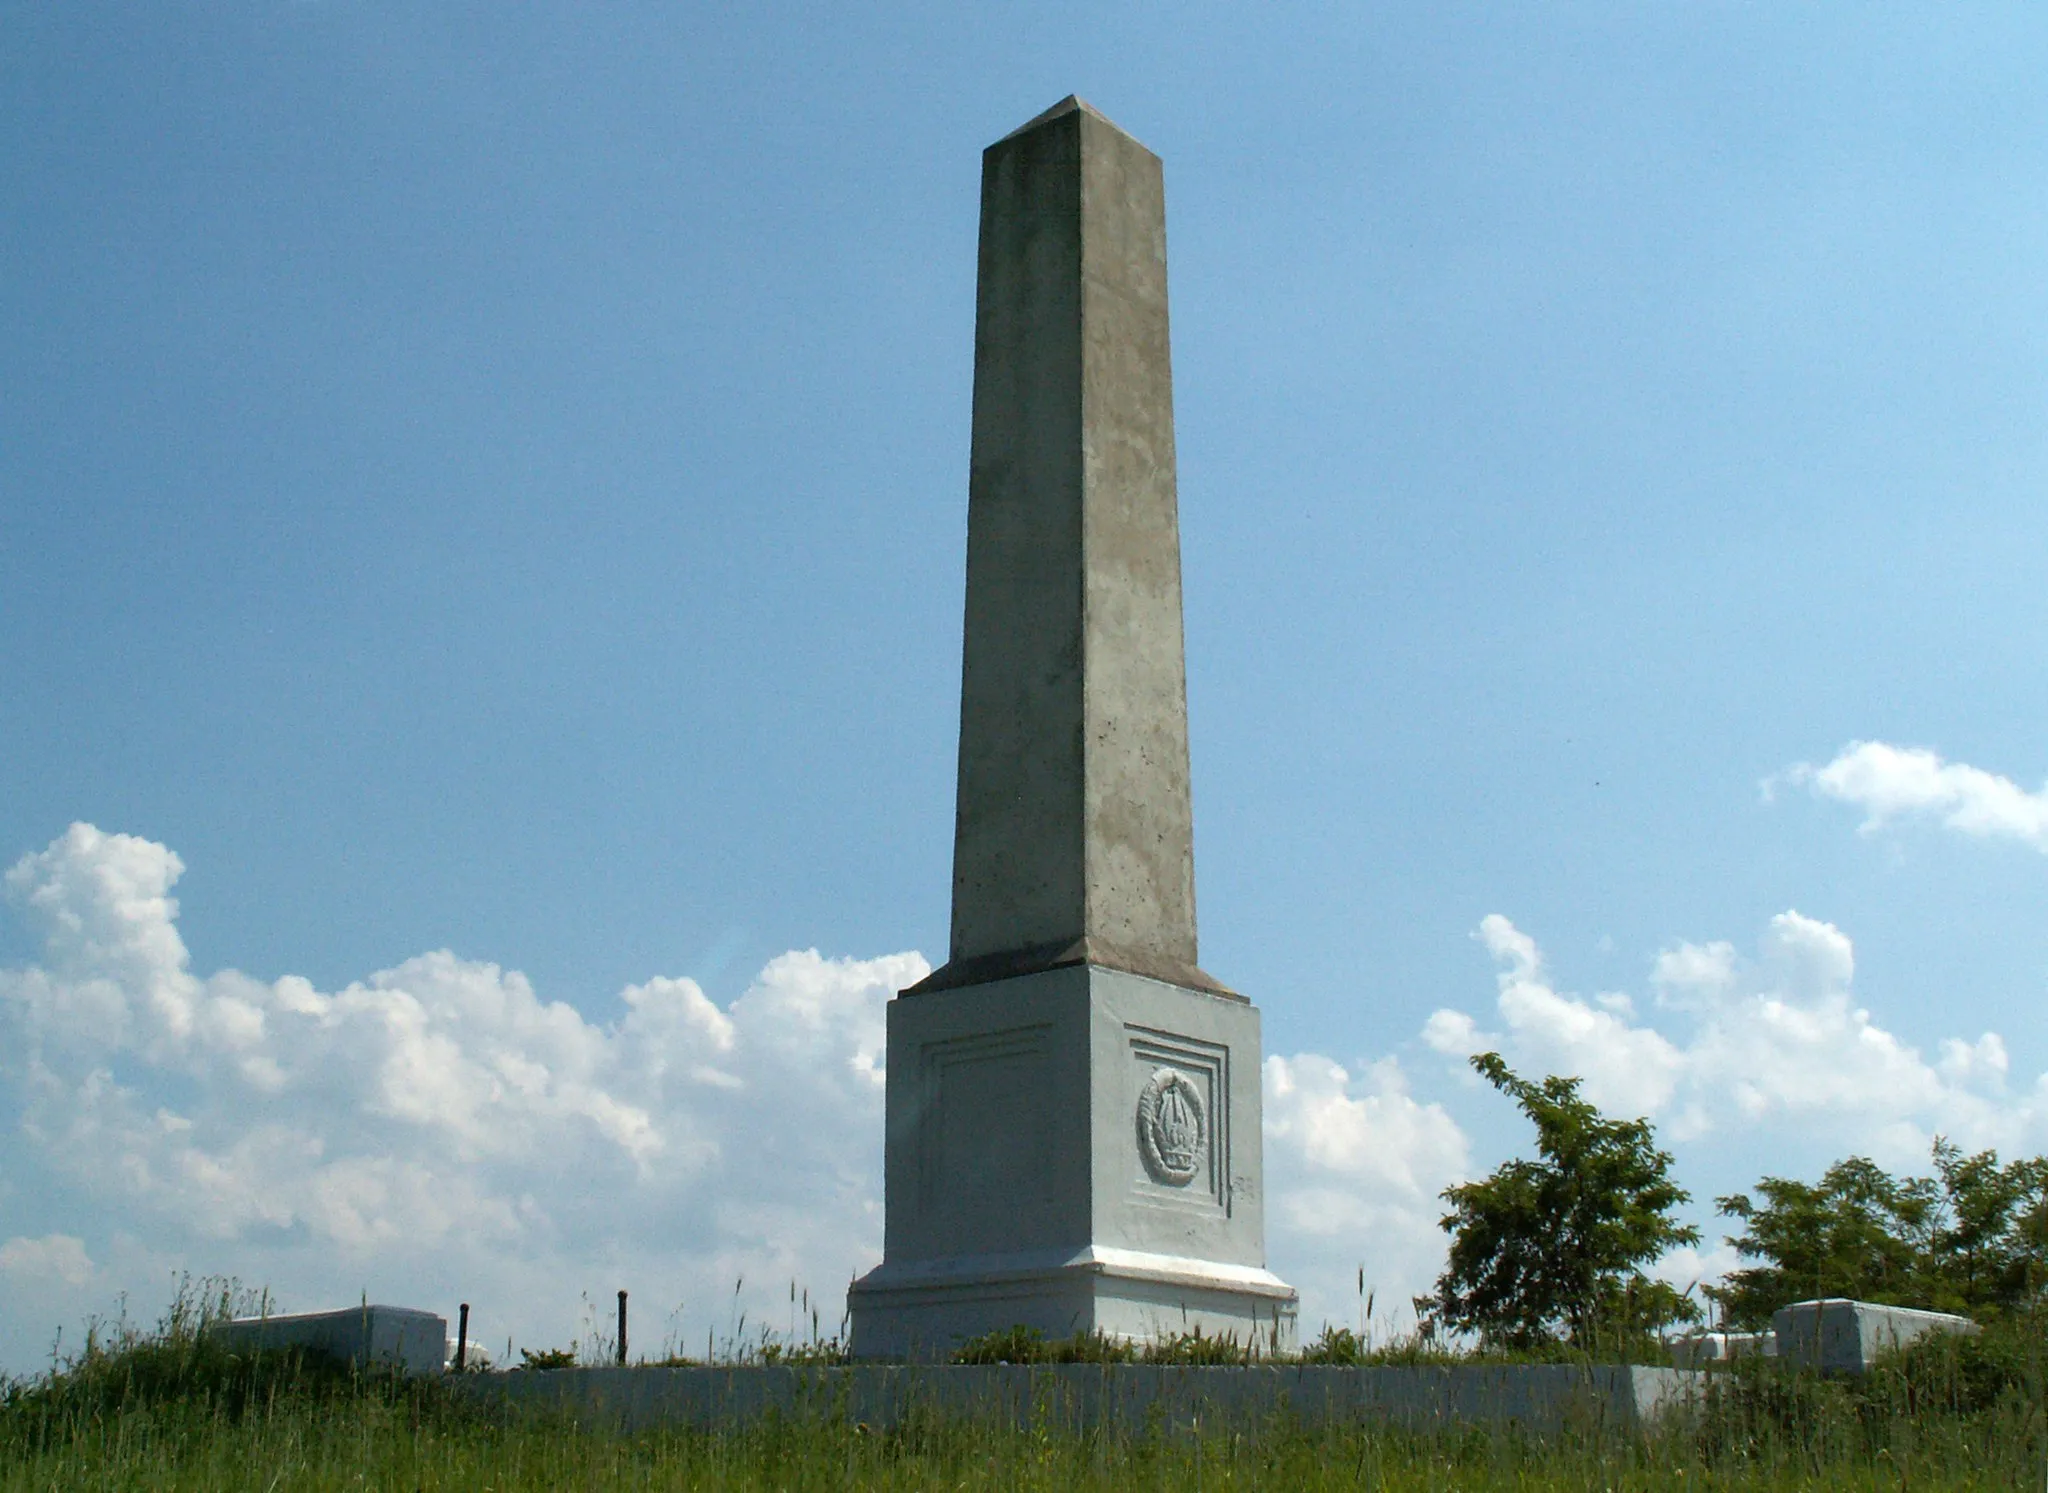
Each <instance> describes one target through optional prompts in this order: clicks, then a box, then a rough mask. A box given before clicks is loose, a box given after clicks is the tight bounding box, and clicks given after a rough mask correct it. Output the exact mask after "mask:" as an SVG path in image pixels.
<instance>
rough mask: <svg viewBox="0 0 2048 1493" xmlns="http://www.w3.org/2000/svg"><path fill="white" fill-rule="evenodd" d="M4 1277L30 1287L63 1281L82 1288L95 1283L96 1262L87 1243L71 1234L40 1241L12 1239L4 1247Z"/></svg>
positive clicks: (0, 1249)
mask: <svg viewBox="0 0 2048 1493" xmlns="http://www.w3.org/2000/svg"><path fill="white" fill-rule="evenodd" d="M0 1275H4V1276H8V1277H10V1278H11V1279H13V1280H15V1281H19V1282H25V1283H29V1284H39V1283H42V1282H45V1281H62V1282H63V1283H64V1284H65V1285H67V1286H82V1285H84V1284H85V1283H86V1282H87V1281H88V1280H90V1279H92V1259H91V1257H90V1256H88V1255H87V1254H86V1252H85V1241H84V1240H83V1239H74V1238H72V1237H71V1235H69V1234H45V1235H44V1236H43V1237H42V1238H40V1239H24V1238H14V1239H9V1240H8V1241H7V1242H6V1243H5V1244H0Z"/></svg>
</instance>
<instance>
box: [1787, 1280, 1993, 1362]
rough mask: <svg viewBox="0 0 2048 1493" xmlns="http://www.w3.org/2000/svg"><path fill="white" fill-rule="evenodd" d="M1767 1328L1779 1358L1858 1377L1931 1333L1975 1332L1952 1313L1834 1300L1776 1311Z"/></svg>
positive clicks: (1800, 1303)
mask: <svg viewBox="0 0 2048 1493" xmlns="http://www.w3.org/2000/svg"><path fill="white" fill-rule="evenodd" d="M1771 1330H1772V1332H1773V1333H1775V1334H1776V1337H1777V1344H1778V1356H1779V1357H1780V1358H1783V1359H1786V1360H1787V1361H1789V1362H1792V1363H1796V1364H1802V1365H1805V1366H1806V1367H1809V1368H1817V1369H1821V1370H1823V1371H1825V1372H1829V1373H1842V1374H1862V1373H1867V1372H1869V1370H1870V1366H1871V1364H1872V1363H1873V1362H1875V1361H1876V1359H1877V1356H1878V1355H1879V1354H1880V1353H1883V1352H1886V1351H1887V1350H1889V1349H1893V1348H1903V1347H1904V1346H1905V1345H1906V1344H1908V1343H1910V1342H1912V1341H1914V1340H1915V1339H1916V1338H1922V1337H1925V1336H1927V1335H1928V1334H1929V1333H1934V1332H1947V1333H1962V1334H1969V1333H1974V1332H1976V1331H1977V1324H1976V1323H1975V1322H1972V1321H1971V1320H1970V1319H1969V1318H1968V1317H1958V1316H1955V1315H1954V1314H1953V1313H1950V1312H1925V1311H1916V1310H1914V1309H1913V1308H1911V1307H1905V1306H1880V1305H1878V1304H1877V1303H1876V1302H1874V1301H1850V1300H1846V1299H1843V1298H1839V1297H1835V1298H1829V1299H1826V1300H1820V1301H1795V1302H1793V1303H1792V1304H1791V1305H1790V1306H1781V1307H1779V1308H1778V1309H1777V1311H1775V1312H1773V1313H1772V1314H1771Z"/></svg>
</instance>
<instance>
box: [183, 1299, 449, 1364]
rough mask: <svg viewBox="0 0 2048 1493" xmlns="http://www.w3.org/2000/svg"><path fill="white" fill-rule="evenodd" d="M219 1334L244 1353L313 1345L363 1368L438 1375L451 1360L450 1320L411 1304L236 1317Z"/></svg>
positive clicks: (219, 1325) (218, 1329)
mask: <svg viewBox="0 0 2048 1493" xmlns="http://www.w3.org/2000/svg"><path fill="white" fill-rule="evenodd" d="M210 1330H211V1332H212V1333H213V1335H214V1336H215V1337H216V1338H219V1339H220V1340H221V1341H222V1342H224V1343H226V1344H227V1345H228V1346H229V1347H232V1348H234V1349H236V1350H238V1351H241V1352H249V1351H252V1350H273V1349H280V1348H311V1349H313V1350H315V1351H317V1352H321V1353H329V1354H332V1355H333V1356H334V1357H336V1358H339V1359H342V1360H344V1361H346V1362H350V1363H356V1364H361V1365H363V1366H365V1367H373V1366H384V1367H390V1368H396V1369H399V1370H401V1371H402V1372H404V1373H408V1374H438V1373H440V1372H441V1369H442V1366H443V1365H444V1364H445V1362H446V1361H447V1360H446V1358H445V1354H446V1352H447V1341H448V1319H447V1318H446V1317H439V1316H436V1315H435V1314H434V1313H432V1312H423V1311H420V1310H418V1309H416V1308H414V1307H409V1306H352V1307H347V1308H345V1309H343V1310H341V1311H338V1312H299V1313H296V1314H294V1315H291V1316H280V1317H236V1318H235V1319H234V1320H232V1321H228V1322H216V1323H215V1324H214V1325H213V1327H212V1328H211V1329H210Z"/></svg>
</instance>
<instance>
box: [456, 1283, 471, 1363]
mask: <svg viewBox="0 0 2048 1493" xmlns="http://www.w3.org/2000/svg"><path fill="white" fill-rule="evenodd" d="M468 1358H469V1303H468V1302H467V1301H465V1302H463V1303H462V1314H461V1316H459V1317H458V1318H457V1319H456V1328H455V1372H456V1373H458V1374H459V1373H461V1372H462V1366H463V1364H464V1363H465V1362H467V1361H468Z"/></svg>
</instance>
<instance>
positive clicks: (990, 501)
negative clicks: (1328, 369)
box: [848, 99, 1296, 1357]
mask: <svg viewBox="0 0 2048 1493" xmlns="http://www.w3.org/2000/svg"><path fill="white" fill-rule="evenodd" d="M967 529H968V536H967V618H966V641H965V648H964V663H963V666H962V671H961V687H960V779H959V788H958V795H959V796H958V802H957V812H956V818H955V826H954V849H953V931H952V951H951V958H950V959H949V961H948V962H947V964H946V965H945V966H944V967H943V968H942V969H940V970H938V971H937V972H936V973H934V974H933V975H931V976H930V977H929V978H928V979H926V980H924V981H922V982H921V983H919V984H918V985H915V986H913V987H911V988H910V989H909V990H906V991H904V992H903V993H902V994H901V996H899V998H898V999H896V1000H893V1001H891V1002H890V1003H889V1058H888V1096H887V1127H888V1134H887V1141H886V1153H885V1168H886V1192H887V1197H886V1223H885V1229H884V1239H883V1260H882V1263H881V1264H880V1265H879V1266H877V1267H876V1268H875V1269H874V1270H872V1271H870V1272H869V1273H868V1274H867V1275H865V1276H863V1277H862V1278H861V1279H860V1280H859V1281H857V1282H855V1283H854V1286H853V1288H852V1289H851V1291H850V1292H849V1294H848V1306H849V1308H850V1310H851V1313H852V1321H853V1345H852V1346H853V1351H854V1352H855V1353H856V1354H857V1355H859V1356H862V1357H893V1356H905V1355H908V1356H940V1355H944V1354H946V1353H949V1352H950V1351H952V1349H953V1348H954V1347H956V1346H957V1345H958V1344H959V1342H960V1341H961V1340H962V1339H963V1338H967V1337H972V1336H975V1335H978V1334H980V1333H984V1332H990V1331H999V1330H1002V1329H1005V1328H1008V1327H1011V1326H1014V1325H1018V1324H1022V1325H1025V1326H1029V1327H1035V1328H1037V1329H1039V1330H1040V1331H1042V1332H1044V1333H1046V1334H1047V1335H1048V1336H1052V1337H1066V1336H1068V1335H1070V1334H1072V1333H1076V1332H1084V1333H1085V1332H1101V1333H1105V1334H1108V1335H1109V1336H1112V1337H1117V1338H1124V1339H1137V1340H1149V1339H1156V1338H1159V1337H1163V1336H1168V1335H1171V1334H1173V1333H1176V1332H1187V1331H1193V1330H1199V1331H1202V1332H1205V1333H1207V1334H1209V1335H1211V1336H1216V1335H1222V1334H1228V1335H1232V1336H1235V1337H1236V1338H1237V1339H1238V1340H1239V1341H1241V1342H1247V1343H1249V1342H1254V1341H1255V1342H1257V1343H1258V1344H1259V1345H1261V1346H1262V1347H1264V1346H1270V1347H1274V1348H1279V1347H1285V1346H1288V1345H1291V1344H1292V1342H1293V1339H1294V1333H1295V1310H1296V1303H1295V1295H1294V1292H1293V1290H1292V1289H1291V1288H1290V1287H1288V1285H1287V1284H1286V1283H1285V1282H1284V1281H1281V1280H1280V1279H1278V1278H1277V1277H1276V1276H1274V1275H1272V1274H1271V1273H1270V1272H1269V1271H1267V1270H1266V1268H1265V1225H1264V1217H1265V1213H1264V1196H1263V1193H1264V1177H1263V1167H1262V1161H1261V1145H1260V1135H1259V1113H1260V1095H1259V1016H1258V1012H1257V1011H1256V1010H1255V1009H1253V1007H1252V1005H1251V1003H1250V1002H1249V1001H1247V1000H1245V999H1244V998H1243V997H1241V996H1239V995H1236V994H1235V993H1233V992H1231V991H1228V990H1226V989H1224V988H1223V987H1222V986H1221V985H1219V984H1217V983H1216V981H1214V980H1212V979H1211V978H1210V977H1209V976H1208V975H1206V974H1204V973H1203V972H1202V971H1201V970H1200V969H1199V968H1198V967H1197V965H1196V962H1195V959H1196V947H1195V876H1194V834H1193V822H1192V815H1191V812H1190V808H1189V798H1188V739H1187V689H1186V672H1185V664H1184V659H1183V650H1182V641H1181V594H1180V528H1179V516H1178V513H1177V511H1176V499H1175V493H1174V460H1173V380H1172V374H1171V371H1170V368H1169V360H1168V355H1167V319H1166V215H1165V199H1164V196H1163V188H1162V184H1161V175H1160V168H1159V161H1158V158H1157V157H1155V156H1154V155H1153V154H1152V153H1151V152H1150V151H1148V150H1146V149H1145V148H1144V147H1143V146H1142V145H1140V144H1138V143H1137V141H1135V140H1133V139H1131V138H1130V137H1129V136H1128V135H1126V134H1124V133H1123V132H1122V131H1121V130H1119V129H1117V127H1116V126H1115V125H1113V124H1111V123H1110V122H1109V121H1108V120H1106V119H1104V118H1103V117H1102V116H1101V115H1099V114H1097V113H1095V112H1094V111H1093V110H1091V109H1089V108H1088V107H1087V106H1086V105H1085V104H1082V103H1081V102H1080V101H1079V100H1077V99H1068V100H1066V101H1065V102H1064V103H1062V104H1060V105H1057V106H1056V107H1054V108H1053V109H1051V110H1049V111H1047V112H1046V113H1045V114H1043V115H1040V116H1039V117H1038V118H1037V119H1035V120H1033V121H1032V122H1031V123H1030V124H1028V125H1026V126H1025V127H1024V128H1023V129H1021V130H1019V131H1017V132H1016V133H1015V134H1013V135H1010V136H1008V137H1007V138H1005V139H1003V140H1000V141H998V142H996V144H994V145H992V146H990V147H989V149H988V151H987V153H986V154H985V155H984V157H983V161H982V196H981V256H980V291H979V300H978V302H977V307H976V316H975V348H974V438H973V462H972V471H971V474H970V478H969V485H968V520H967Z"/></svg>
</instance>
